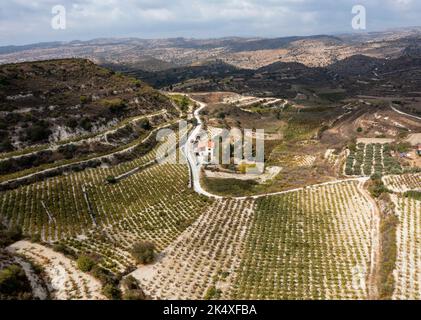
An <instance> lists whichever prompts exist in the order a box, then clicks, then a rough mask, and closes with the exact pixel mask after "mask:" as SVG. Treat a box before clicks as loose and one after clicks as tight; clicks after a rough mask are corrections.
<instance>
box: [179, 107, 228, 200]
mask: <svg viewBox="0 0 421 320" xmlns="http://www.w3.org/2000/svg"><path fill="white" fill-rule="evenodd" d="M192 100H193V99H192ZM193 101H194V102H196V103H197V104H198V105H199V106H200V107H199V108H198V109H196V111H195V112H194V117H195V119H196V120H197V126H196V127H195V128H194V129H193V130H192V132H191V133H190V135H189V136H188V138H187V141H186V143H185V144H184V145H183V146H182V151H183V153H184V155H185V156H186V158H187V161H188V162H189V167H190V171H191V183H192V187H193V189H194V191H195V192H197V193H199V194H201V195H204V196H206V197H210V198H216V199H222V198H223V197H221V196H217V195H214V194H211V193H209V192H207V191H206V190H205V189H203V187H202V185H201V183H200V173H201V170H202V164H201V163H199V162H198V160H197V157H196V155H195V153H194V150H193V143H192V142H191V141H192V140H193V141H194V140H196V137H197V136H198V135H199V134H200V132H201V130H202V127H203V122H202V120H201V119H200V112H201V111H202V110H203V109H204V108H206V106H207V105H206V103H203V102H200V101H196V100H193Z"/></svg>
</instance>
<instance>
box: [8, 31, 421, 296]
mask: <svg viewBox="0 0 421 320" xmlns="http://www.w3.org/2000/svg"><path fill="white" fill-rule="evenodd" d="M419 36H420V35H419V28H414V29H411V30H406V31H399V32H398V31H396V32H395V33H393V34H392V35H391V34H389V33H381V34H367V35H366V36H365V37H366V38H365V37H364V36H360V37H358V38H353V37H351V36H346V35H342V36H338V37H333V36H314V37H303V38H302V37H292V38H280V39H242V38H238V39H237V38H234V39H219V40H191V39H190V40H186V39H167V40H160V41H152V40H141V39H122V40H119V41H117V40H111V39H105V40H102V41H99V40H96V41H95V40H93V41H91V42H86V43H84V42H80V43H67V44H51V45H46V46H43V47H40V46H29V47H25V48H9V49H7V48H0V61H2V62H3V63H7V64H3V65H0V132H1V133H2V135H1V145H0V148H1V149H0V152H1V153H0V276H1V277H0V279H5V280H2V281H9V280H8V279H9V278H10V279H11V280H10V281H15V282H16V283H18V284H19V286H18V285H16V288H17V289H16V292H6V293H4V292H3V291H2V290H3V289H2V288H3V287H2V284H3V283H7V282H0V294H1V295H0V297H1V299H3V295H4V297H6V295H7V297H15V298H16V297H18V298H21V299H32V298H33V297H39V298H42V299H59V300H66V299H70V300H74V299H81V300H90V299H99V300H102V299H115V300H119V299H125V300H145V299H146V300H158V299H164V300H166V299H180V300H191V299H195V300H202V299H205V300H227V299H234V300H303V299H304V300H367V299H372V300H377V299H382V300H392V299H396V300H406V299H416V300H418V299H420V297H421V262H420V261H421V260H420V259H421V255H420V254H419V248H418V244H419V241H420V236H421V234H420V226H421V220H420V218H421V211H420V210H421V198H420V196H421V177H420V172H421V162H420V154H419V150H420V149H419V148H420V146H421V141H420V139H419V137H420V134H421V119H420V114H421V97H420V95H419V92H418V91H417V90H418V89H417V86H419V85H420V79H419V77H418V76H419V72H420V70H421V68H420V61H421V60H420V57H419V55H418V54H417V51H416V48H414V44H413V43H414V41H415V40H414V39H417V37H419ZM355 37H356V36H355ZM98 47H101V50H94V48H98ZM169 48H171V49H169ZM116 52H118V53H119V54H116ZM63 55H72V56H71V57H66V56H63ZM74 56H79V57H78V58H74ZM28 57H31V58H33V59H34V60H45V61H32V62H31V61H27V60H31V59H28ZM221 57H223V59H222V58H221ZM311 57H312V58H311ZM52 58H54V59H52ZM85 58H89V60H87V59H85ZM23 60H25V62H21V61H23ZM16 62H18V63H16ZM145 65H146V66H147V68H146V67H145ZM182 124H185V131H180V130H179V126H180V125H182ZM164 130H165V131H164ZM257 130H264V133H263V134H261V135H260V134H259V133H258V131H257ZM164 132H165V133H166V134H164V135H163V133H164ZM223 133H228V134H229V136H228V140H226V141H225V146H228V149H229V150H228V151H229V152H228V153H226V155H227V156H226V159H225V160H226V162H221V161H219V160H220V159H221V158H223V154H220V152H223V151H224V148H223V147H222V148H221V150H219V148H218V146H219V144H220V140H222V141H221V142H222V144H221V145H222V146H223V145H224V140H223V139H222V138H221V134H223ZM162 135H163V136H164V138H163V139H160V138H162ZM238 144H240V145H241V147H242V148H241V150H243V149H250V150H251V152H250V153H251V156H246V155H245V154H242V153H241V154H238V153H236V152H235V150H236V149H235V148H236V147H238ZM259 144H260V145H261V146H263V147H264V148H262V150H263V151H262V152H263V154H262V160H256V159H258V153H259V148H258V145H259ZM212 160H218V161H212Z"/></svg>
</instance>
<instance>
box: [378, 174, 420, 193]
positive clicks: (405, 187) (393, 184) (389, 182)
mask: <svg viewBox="0 0 421 320" xmlns="http://www.w3.org/2000/svg"><path fill="white" fill-rule="evenodd" d="M383 182H384V184H385V185H386V186H387V187H388V188H389V189H391V190H392V191H394V192H406V191H410V190H421V173H413V174H403V175H397V176H386V177H384V178H383Z"/></svg>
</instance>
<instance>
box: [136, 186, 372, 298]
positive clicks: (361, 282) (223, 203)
mask: <svg viewBox="0 0 421 320" xmlns="http://www.w3.org/2000/svg"><path fill="white" fill-rule="evenodd" d="M373 215H374V210H373V207H372V204H371V203H370V201H369V200H368V198H367V197H366V196H365V195H364V194H362V193H361V192H360V190H359V185H358V182H344V183H338V184H333V185H325V186H319V187H314V188H306V189H303V190H301V191H295V192H287V193H285V194H283V195H279V196H268V197H264V198H260V199H257V200H252V199H250V200H236V199H231V200H218V201H215V202H214V204H213V207H212V208H210V209H209V210H208V211H206V213H205V214H204V215H202V216H201V217H200V218H199V219H198V221H196V222H195V223H194V224H193V225H192V226H191V227H190V228H188V229H187V230H186V231H185V232H184V233H183V234H182V235H181V236H180V237H179V238H178V240H177V241H176V242H175V243H174V245H172V246H170V247H169V248H168V249H167V250H165V251H164V253H163V254H162V256H161V257H160V259H159V261H158V262H157V263H156V264H155V265H151V266H146V267H141V268H140V269H138V270H137V271H135V272H134V273H133V275H134V276H135V277H136V278H137V279H138V280H139V281H140V282H141V284H142V287H143V288H145V290H146V291H147V293H148V294H150V295H151V296H152V297H153V298H162V299H180V298H181V299H187V298H195V299H202V298H205V299H323V298H326V299H352V298H360V299H363V298H366V297H367V295H368V293H367V286H366V285H365V280H366V279H367V277H368V270H370V258H371V250H372V248H371V243H372V239H371V228H372V219H373ZM209 221H213V223H212V224H210V223H209Z"/></svg>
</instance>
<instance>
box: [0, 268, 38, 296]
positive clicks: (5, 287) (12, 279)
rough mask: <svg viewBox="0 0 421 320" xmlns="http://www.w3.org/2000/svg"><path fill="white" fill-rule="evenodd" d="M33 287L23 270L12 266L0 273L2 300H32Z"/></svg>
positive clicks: (0, 294)
mask: <svg viewBox="0 0 421 320" xmlns="http://www.w3.org/2000/svg"><path fill="white" fill-rule="evenodd" d="M31 297H32V295H31V286H30V284H29V281H28V279H27V278H26V275H25V272H24V271H23V269H22V268H21V267H19V266H17V265H11V266H9V267H7V268H5V269H3V270H1V271H0V299H7V298H13V299H24V300H26V299H30V298H31Z"/></svg>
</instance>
